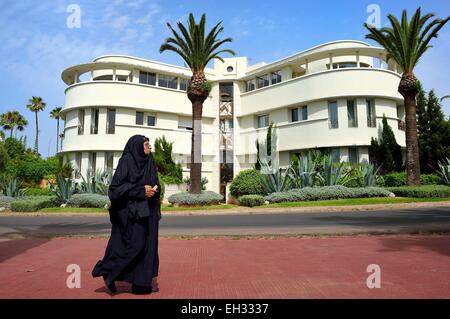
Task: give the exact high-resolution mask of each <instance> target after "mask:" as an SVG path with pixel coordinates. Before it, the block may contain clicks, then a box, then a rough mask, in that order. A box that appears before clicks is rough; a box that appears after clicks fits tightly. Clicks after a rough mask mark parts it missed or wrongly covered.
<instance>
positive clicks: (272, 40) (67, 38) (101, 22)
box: [0, 0, 450, 157]
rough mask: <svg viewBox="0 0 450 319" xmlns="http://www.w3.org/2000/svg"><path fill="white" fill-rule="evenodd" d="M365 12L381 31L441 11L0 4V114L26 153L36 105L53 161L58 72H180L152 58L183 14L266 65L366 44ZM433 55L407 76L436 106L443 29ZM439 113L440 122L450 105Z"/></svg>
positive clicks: (42, 144)
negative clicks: (141, 62)
mask: <svg viewBox="0 0 450 319" xmlns="http://www.w3.org/2000/svg"><path fill="white" fill-rule="evenodd" d="M71 4H77V5H79V7H80V9H81V20H80V28H69V27H68V26H67V18H68V17H69V16H70V15H71V12H67V8H68V6H69V5H71ZM370 4H376V5H378V6H379V8H380V13H381V25H387V22H388V20H387V18H386V16H387V14H389V13H392V14H394V15H396V16H399V15H400V14H401V11H402V10H403V9H407V10H408V12H409V13H412V12H413V11H414V10H415V9H416V8H417V7H418V6H421V7H422V12H434V13H436V15H437V17H440V18H444V17H446V16H449V15H450V2H449V1H447V0H442V1H437V0H435V1H422V2H420V1H414V0H409V1H376V0H372V1H362V0H358V1H356V0H345V1H322V0H316V1H301V0H293V1H282V0H279V1H273V0H272V1H266V0H258V1H253V0H249V1H242V0H239V1H235V0H228V1H206V0H190V1H180V0H178V1H175V0H164V1H153V0H134V1H133V0H128V1H125V0H95V1H94V0H84V1H80V0H78V1H77V0H67V1H66V0H40V1H36V0H0V43H2V45H1V46H0V68H1V70H2V76H1V77H0V89H1V91H0V113H3V112H5V111H8V110H18V111H20V112H21V113H22V114H23V115H25V116H26V118H27V119H28V121H29V124H28V126H27V128H26V129H25V131H24V132H19V133H18V135H17V136H18V137H19V136H22V135H26V136H27V139H28V145H29V146H30V147H32V146H33V145H34V139H35V126H34V114H33V113H31V112H30V111H29V110H28V109H27V108H26V104H27V101H28V99H29V98H30V97H31V96H33V95H37V96H41V97H42V98H43V99H44V101H45V102H46V103H47V108H46V109H45V110H44V111H43V112H41V113H39V123H40V124H39V129H40V137H39V148H40V149H39V151H40V153H41V154H42V155H43V156H44V157H47V156H48V155H53V154H54V153H55V147H56V121H55V120H53V119H50V118H49V112H50V110H51V109H53V108H54V107H56V106H63V105H64V89H65V87H66V85H65V84H64V83H63V82H62V80H61V72H62V71H63V70H64V69H65V68H67V67H69V66H71V65H75V64H79V63H85V62H89V61H92V60H93V59H94V58H95V57H98V56H100V55H104V54H127V55H133V56H138V57H142V58H145V59H150V60H157V61H161V62H166V63H172V64H177V65H183V62H182V61H181V59H180V58H178V57H177V56H176V55H175V54H173V53H170V52H166V53H163V54H160V53H159V51H158V49H159V46H160V45H161V43H162V42H163V41H164V39H165V38H166V37H167V36H169V32H168V29H167V27H166V22H170V23H172V24H175V23H176V22H177V21H179V20H181V21H186V18H187V16H188V15H189V13H190V12H193V13H194V14H195V15H196V16H200V15H201V14H202V13H206V15H207V24H208V26H209V27H211V26H212V25H213V24H215V23H217V22H218V21H223V26H224V27H225V31H224V33H222V36H226V37H232V38H233V40H234V41H233V42H232V43H231V44H228V47H229V48H232V49H233V50H235V51H236V53H237V55H238V56H247V57H249V61H250V64H254V63H258V62H261V61H264V62H272V61H275V60H278V59H281V58H283V57H286V56H288V55H291V54H294V53H296V52H299V51H302V50H305V49H307V48H310V47H312V46H315V45H318V44H321V43H324V42H329V41H334V40H343V39H353V40H362V41H367V42H369V43H371V44H374V43H373V42H371V41H368V40H365V38H364V36H365V34H366V33H367V32H366V30H365V28H364V27H363V23H364V22H365V21H366V20H367V18H368V17H369V16H370V15H371V13H372V12H367V8H368V6H369V5H370ZM432 45H434V47H433V48H432V49H430V50H429V51H428V52H427V53H426V55H425V56H424V57H423V58H422V60H421V61H420V63H419V65H418V67H417V69H416V75H417V77H418V78H419V79H420V80H421V81H422V83H423V85H424V87H425V89H426V90H429V89H435V91H436V93H437V95H438V96H443V95H448V94H450V72H449V67H450V64H449V59H448V56H449V54H450V24H448V25H447V26H445V27H444V29H442V30H441V32H440V34H439V38H438V39H433V40H432ZM443 109H444V112H445V114H446V115H450V99H447V100H444V103H443Z"/></svg>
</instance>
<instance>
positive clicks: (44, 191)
mask: <svg viewBox="0 0 450 319" xmlns="http://www.w3.org/2000/svg"><path fill="white" fill-rule="evenodd" d="M23 194H24V195H25V196H52V195H53V192H52V191H51V190H50V189H48V188H39V187H33V188H31V187H30V188H25V189H24V190H23Z"/></svg>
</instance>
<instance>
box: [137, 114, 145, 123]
mask: <svg viewBox="0 0 450 319" xmlns="http://www.w3.org/2000/svg"><path fill="white" fill-rule="evenodd" d="M136 125H144V112H136Z"/></svg>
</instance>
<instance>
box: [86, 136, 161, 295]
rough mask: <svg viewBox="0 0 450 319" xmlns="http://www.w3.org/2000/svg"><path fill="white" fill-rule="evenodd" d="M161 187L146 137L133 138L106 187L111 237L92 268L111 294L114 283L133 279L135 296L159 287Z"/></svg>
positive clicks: (95, 275)
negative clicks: (102, 254) (100, 258)
mask: <svg viewBox="0 0 450 319" xmlns="http://www.w3.org/2000/svg"><path fill="white" fill-rule="evenodd" d="M160 188H161V187H160V184H159V180H158V175H157V171H156V165H155V163H154V161H153V156H152V155H151V146H150V144H149V140H148V138H146V137H145V136H143V135H134V136H132V137H131V138H130V139H129V140H128V142H127V144H126V146H125V149H124V151H123V154H122V157H121V158H120V160H119V163H118V165H117V168H116V172H115V173H114V176H113V179H112V181H111V185H110V186H109V189H108V196H109V198H110V200H111V207H110V209H109V216H110V221H111V223H112V228H111V237H110V239H109V242H108V246H107V247H106V251H105V256H104V257H103V259H102V260H100V261H98V262H97V264H96V265H95V267H94V269H93V270H92V276H93V277H100V276H102V277H103V279H104V281H105V285H106V286H107V287H108V289H109V290H110V291H111V292H116V286H115V282H116V281H126V282H129V283H131V284H132V287H131V290H132V292H133V293H136V294H140V293H151V292H156V291H158V290H159V288H158V285H157V281H156V277H157V276H158V269H159V257H158V228H159V219H160V217H161V213H160V201H159V194H160V193H159V190H160Z"/></svg>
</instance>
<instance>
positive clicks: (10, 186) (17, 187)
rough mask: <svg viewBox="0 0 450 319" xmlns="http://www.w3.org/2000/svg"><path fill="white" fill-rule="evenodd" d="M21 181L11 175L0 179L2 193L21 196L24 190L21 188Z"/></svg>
mask: <svg viewBox="0 0 450 319" xmlns="http://www.w3.org/2000/svg"><path fill="white" fill-rule="evenodd" d="M21 186H22V183H20V182H18V181H17V178H15V177H13V178H10V179H6V180H4V181H2V185H1V188H2V189H3V194H4V195H5V196H9V197H19V196H22V195H23V193H24V191H23V189H21Z"/></svg>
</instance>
